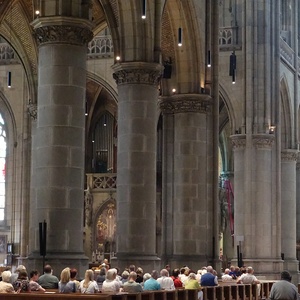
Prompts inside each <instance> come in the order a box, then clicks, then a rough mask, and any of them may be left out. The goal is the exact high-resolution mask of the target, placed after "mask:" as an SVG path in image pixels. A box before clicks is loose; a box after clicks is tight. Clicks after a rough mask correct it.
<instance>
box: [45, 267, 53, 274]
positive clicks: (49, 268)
mask: <svg viewBox="0 0 300 300" xmlns="http://www.w3.org/2000/svg"><path fill="white" fill-rule="evenodd" d="M44 273H45V274H51V273H52V268H51V266H50V265H45V267H44Z"/></svg>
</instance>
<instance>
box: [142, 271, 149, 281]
mask: <svg viewBox="0 0 300 300" xmlns="http://www.w3.org/2000/svg"><path fill="white" fill-rule="evenodd" d="M150 278H151V274H150V273H145V274H144V275H143V281H144V282H145V281H146V280H148V279H150Z"/></svg>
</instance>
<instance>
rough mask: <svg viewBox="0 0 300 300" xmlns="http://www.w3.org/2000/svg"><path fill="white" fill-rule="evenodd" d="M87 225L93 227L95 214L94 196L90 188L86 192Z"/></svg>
mask: <svg viewBox="0 0 300 300" xmlns="http://www.w3.org/2000/svg"><path fill="white" fill-rule="evenodd" d="M84 194H85V195H84V207H85V225H86V226H91V223H92V213H93V195H92V193H91V189H90V187H88V188H87V189H86V190H84Z"/></svg>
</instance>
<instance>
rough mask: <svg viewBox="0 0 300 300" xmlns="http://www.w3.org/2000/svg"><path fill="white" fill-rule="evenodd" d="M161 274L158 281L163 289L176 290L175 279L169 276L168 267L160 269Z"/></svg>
mask: <svg viewBox="0 0 300 300" xmlns="http://www.w3.org/2000/svg"><path fill="white" fill-rule="evenodd" d="M160 276H161V277H159V278H158V279H157V282H158V283H159V284H160V288H161V289H162V290H175V285H174V281H173V279H172V278H171V277H169V272H168V270H167V269H162V270H161V271H160Z"/></svg>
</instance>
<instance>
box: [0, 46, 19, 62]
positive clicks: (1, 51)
mask: <svg viewBox="0 0 300 300" xmlns="http://www.w3.org/2000/svg"><path fill="white" fill-rule="evenodd" d="M13 62H17V58H16V56H15V52H14V50H13V48H12V47H11V46H10V45H9V44H7V43H0V65H7V64H10V63H13Z"/></svg>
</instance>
